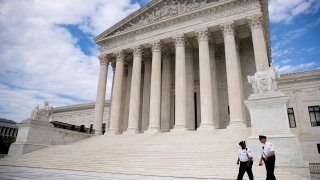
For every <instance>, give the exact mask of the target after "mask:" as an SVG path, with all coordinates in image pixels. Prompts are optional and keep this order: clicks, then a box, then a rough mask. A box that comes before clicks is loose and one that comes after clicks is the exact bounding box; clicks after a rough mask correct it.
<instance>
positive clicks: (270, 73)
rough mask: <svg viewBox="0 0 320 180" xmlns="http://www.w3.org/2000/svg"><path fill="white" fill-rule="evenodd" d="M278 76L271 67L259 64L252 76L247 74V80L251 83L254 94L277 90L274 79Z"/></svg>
mask: <svg viewBox="0 0 320 180" xmlns="http://www.w3.org/2000/svg"><path fill="white" fill-rule="evenodd" d="M278 77H279V75H278V73H277V72H276V71H275V69H274V68H273V67H270V68H265V67H264V65H262V64H260V65H259V69H258V71H257V72H256V73H255V74H254V75H253V76H248V82H249V83H250V84H251V85H252V90H253V93H254V94H259V93H266V92H270V91H277V90H278V84H277V81H276V79H277V78H278Z"/></svg>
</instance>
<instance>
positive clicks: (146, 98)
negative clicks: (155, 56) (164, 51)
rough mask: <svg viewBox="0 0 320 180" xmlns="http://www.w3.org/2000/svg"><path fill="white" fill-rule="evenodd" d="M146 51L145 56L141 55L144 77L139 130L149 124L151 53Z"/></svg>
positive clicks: (143, 129) (145, 128) (144, 128)
mask: <svg viewBox="0 0 320 180" xmlns="http://www.w3.org/2000/svg"><path fill="white" fill-rule="evenodd" d="M147 52H149V51H146V53H145V54H147V55H146V56H143V62H144V75H143V76H144V78H143V95H142V96H143V97H142V123H141V124H142V125H141V132H143V131H145V130H147V129H148V126H149V111H150V85H151V58H152V57H151V53H150V56H149V54H148V53H147Z"/></svg>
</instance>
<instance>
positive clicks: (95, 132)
mask: <svg viewBox="0 0 320 180" xmlns="http://www.w3.org/2000/svg"><path fill="white" fill-rule="evenodd" d="M94 135H96V136H98V135H102V131H97V130H95V131H94Z"/></svg>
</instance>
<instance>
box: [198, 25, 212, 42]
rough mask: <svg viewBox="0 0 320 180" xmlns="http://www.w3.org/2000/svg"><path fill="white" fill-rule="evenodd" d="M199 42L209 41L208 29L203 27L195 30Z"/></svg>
mask: <svg viewBox="0 0 320 180" xmlns="http://www.w3.org/2000/svg"><path fill="white" fill-rule="evenodd" d="M195 33H196V36H197V38H198V41H208V40H209V36H210V34H209V33H208V28H207V27H203V28H200V29H196V30H195Z"/></svg>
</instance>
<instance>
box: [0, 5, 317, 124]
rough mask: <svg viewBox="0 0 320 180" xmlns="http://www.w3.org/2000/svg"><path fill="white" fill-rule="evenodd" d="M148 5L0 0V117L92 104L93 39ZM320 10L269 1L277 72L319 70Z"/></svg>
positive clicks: (95, 67) (95, 51)
mask: <svg viewBox="0 0 320 180" xmlns="http://www.w3.org/2000/svg"><path fill="white" fill-rule="evenodd" d="M148 2H149V0H117V1H114V0H90V1H86V0H68V1H63V0H58V1H51V0H41V1H35V0H24V1H21V0H2V1H0V26H1V27H2V28H1V29H0V39H1V43H0V63H1V66H0V99H1V101H0V117H1V118H7V119H12V120H15V121H21V120H23V119H26V118H28V117H29V115H30V113H31V110H32V109H33V108H34V107H35V106H36V105H37V104H39V105H40V106H42V104H43V101H44V100H48V101H49V103H50V105H52V106H53V107H59V106H65V105H72V104H77V103H85V102H93V101H95V96H96V88H97V82H98V77H99V62H98V58H97V55H98V54H99V48H98V46H97V45H96V44H95V43H94V42H93V38H94V37H95V36H97V35H98V34H100V33H101V32H103V31H104V30H105V29H107V28H108V27H111V26H112V25H114V24H115V23H117V22H118V21H120V20H121V19H123V18H124V17H126V16H127V15H129V14H130V13H132V12H134V11H135V10H137V9H139V8H140V7H141V6H143V5H145V4H146V3H148ZM74 4H77V6H76V8H75V6H74ZM319 8H320V1H319V0H270V1H269V12H270V32H271V44H272V54H273V55H272V60H273V66H275V67H276V68H277V70H278V71H279V72H280V73H290V72H297V71H305V70H311V69H318V68H320V59H319V57H320V36H319V34H320V10H319ZM108 73H109V76H108V83H107V95H106V97H107V98H109V97H110V89H111V74H112V72H111V68H109V72H108Z"/></svg>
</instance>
